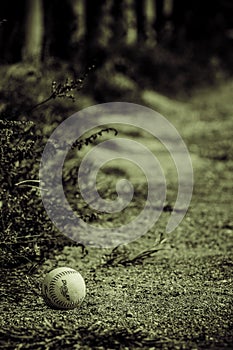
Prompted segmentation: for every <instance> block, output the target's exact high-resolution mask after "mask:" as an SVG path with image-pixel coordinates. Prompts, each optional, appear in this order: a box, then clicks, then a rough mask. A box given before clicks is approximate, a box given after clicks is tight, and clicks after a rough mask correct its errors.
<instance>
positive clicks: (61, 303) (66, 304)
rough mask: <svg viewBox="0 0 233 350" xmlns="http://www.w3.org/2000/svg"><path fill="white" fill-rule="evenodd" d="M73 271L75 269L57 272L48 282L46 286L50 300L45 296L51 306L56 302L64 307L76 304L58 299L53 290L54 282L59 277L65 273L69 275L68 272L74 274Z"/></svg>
mask: <svg viewBox="0 0 233 350" xmlns="http://www.w3.org/2000/svg"><path fill="white" fill-rule="evenodd" d="M74 273H77V271H62V272H59V273H58V274H57V275H56V276H54V277H53V278H52V280H51V282H50V283H49V288H48V292H49V296H50V297H51V299H52V300H51V301H50V300H48V297H47V296H46V300H47V301H48V302H49V304H50V305H51V304H52V305H53V306H56V304H57V305H59V306H62V307H66V308H67V307H74V306H76V303H75V302H74V301H71V302H69V303H68V302H65V301H61V300H59V299H58V297H57V296H56V294H55V290H54V287H55V285H56V282H57V281H58V280H59V279H60V277H62V276H65V275H69V274H74ZM80 302H81V300H80ZM54 303H55V304H54Z"/></svg>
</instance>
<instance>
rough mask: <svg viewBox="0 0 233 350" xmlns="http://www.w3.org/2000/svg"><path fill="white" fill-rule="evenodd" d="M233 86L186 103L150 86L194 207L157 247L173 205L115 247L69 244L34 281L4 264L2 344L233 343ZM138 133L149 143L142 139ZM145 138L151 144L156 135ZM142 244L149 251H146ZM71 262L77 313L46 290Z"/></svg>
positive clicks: (171, 191)
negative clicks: (187, 165) (185, 150)
mask: <svg viewBox="0 0 233 350" xmlns="http://www.w3.org/2000/svg"><path fill="white" fill-rule="evenodd" d="M232 87H233V82H228V83H227V84H225V85H222V86H220V87H218V88H217V89H212V90H208V91H202V92H199V94H197V96H194V97H193V98H192V99H191V100H190V101H188V102H186V103H182V102H177V101H172V100H167V99H166V98H165V97H163V96H160V95H158V94H155V93H152V92H145V93H144V95H143V98H144V101H145V104H147V105H149V106H151V107H152V108H154V109H156V110H158V111H159V112H160V113H162V114H163V115H164V116H166V117H167V118H168V119H169V120H170V121H171V122H172V123H174V125H175V126H176V128H177V129H178V131H179V132H180V134H181V136H182V137H183V139H184V141H185V142H186V143H187V145H188V147H189V149H190V153H191V156H192V161H193V167H194V175H195V184H194V191H193V198H192V202H191V205H190V208H189V211H188V213H187V214H186V216H185V218H184V220H183V221H182V223H181V224H180V225H179V226H178V227H177V228H176V230H175V231H174V232H172V233H171V234H170V235H168V237H167V241H166V242H164V243H163V244H161V245H160V246H158V250H159V251H158V252H152V249H153V248H156V247H157V243H158V239H159V235H160V232H164V228H165V226H166V223H167V220H168V218H169V215H170V211H169V210H167V211H164V212H163V213H162V215H161V218H160V220H159V221H158V223H157V224H156V225H155V227H154V228H153V229H151V230H149V232H147V234H146V235H144V236H143V237H141V238H140V239H138V240H137V241H135V242H132V243H130V244H129V245H127V246H125V247H120V248H119V249H118V250H117V251H116V254H115V255H109V254H111V250H107V249H105V250H101V249H97V248H89V254H88V255H86V256H85V257H83V256H82V253H81V250H80V248H74V247H73V248H72V247H66V248H65V249H64V250H63V252H62V253H61V252H57V253H56V254H55V256H54V258H53V259H51V260H47V261H46V262H45V263H44V265H43V266H42V267H41V268H40V269H39V270H38V272H37V273H36V274H34V275H33V276H32V277H29V279H26V274H27V272H26V270H25V268H23V269H21V270H19V269H15V270H12V271H8V272H7V271H6V272H5V275H4V278H2V281H1V290H0V291H1V293H2V302H1V314H0V323H1V325H2V327H1V331H0V332H1V333H0V335H1V340H0V348H2V349H61V348H62V349H139V348H142V349H150V350H152V349H192V350H194V349H203V350H204V349H216V350H217V349H231V348H232V346H233V333H232V311H233V310H232V296H233V294H232V287H233V279H232V273H231V271H232V266H233V254H232V243H233V237H232V233H233V232H232V231H233V222H232V212H231V206H232V194H231V191H232V168H233V156H232V154H233V152H232V149H233V148H232V147H233V146H232V141H231V139H232V135H231V134H232V116H233V107H232V102H231V93H230V91H232ZM126 134H127V133H126ZM134 139H135V140H137V141H139V142H141V141H142V139H143V137H142V135H140V134H139V135H138V136H136V137H135V135H134ZM144 141H145V140H144ZM146 143H147V144H148V145H150V146H151V145H152V148H153V143H152V142H151V140H149V139H148V140H147V141H146ZM157 147H158V145H157V146H156V147H155V148H154V149H153V151H156V150H158V148H157ZM159 153H160V158H161V162H162V164H163V169H164V171H165V174H166V179H167V181H168V184H169V187H168V193H167V204H168V205H170V206H171V207H172V206H173V204H174V199H175V197H176V192H177V187H176V181H174V178H175V168H174V165H173V164H172V163H171V159H170V157H169V155H165V154H164V152H163V151H162V150H161V152H159ZM132 169H133V168H132ZM124 172H125V173H126V175H128V177H129V178H130V177H131V178H133V180H134V181H135V182H136V183H137V182H138V180H139V179H141V177H140V175H137V173H136V172H135V169H133V170H132V172H131V168H129V167H128V166H127V167H125V169H124ZM132 173H133V177H132V176H131V175H132ZM115 179H116V176H115ZM113 180H114V177H113ZM139 198H140V199H141V194H139ZM168 208H169V206H168ZM123 219H124V217H123ZM142 251H146V252H151V254H147V256H146V257H145V258H143V257H142V255H140V253H141V252H142ZM64 265H66V266H71V267H73V268H76V269H77V270H79V271H80V272H81V274H82V275H83V277H84V279H85V281H86V284H87V296H86V299H85V301H84V302H83V305H82V307H81V308H80V309H75V310H73V311H61V310H52V309H50V308H49V307H47V306H46V305H45V303H44V301H43V299H42V297H41V295H40V282H41V281H42V279H43V276H44V274H45V273H46V272H47V271H49V270H50V269H51V268H53V267H56V266H64Z"/></svg>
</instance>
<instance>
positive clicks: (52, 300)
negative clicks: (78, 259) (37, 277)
mask: <svg viewBox="0 0 233 350" xmlns="http://www.w3.org/2000/svg"><path fill="white" fill-rule="evenodd" d="M42 294H43V297H44V299H45V301H46V303H47V304H48V305H49V306H51V307H54V308H58V309H67V310H68V309H74V308H76V307H78V306H79V305H80V304H81V302H82V301H83V299H84V298H85V295H86V286H85V282H84V279H83V277H82V276H81V274H80V273H79V272H78V271H76V270H74V269H71V268H69V267H58V268H56V269H54V270H52V271H50V272H49V273H48V274H47V275H46V276H45V278H44V281H43V283H42Z"/></svg>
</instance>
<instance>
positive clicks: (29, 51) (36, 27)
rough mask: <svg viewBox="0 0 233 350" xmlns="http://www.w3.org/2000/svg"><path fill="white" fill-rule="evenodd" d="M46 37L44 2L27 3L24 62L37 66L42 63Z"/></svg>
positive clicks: (32, 1)
mask: <svg viewBox="0 0 233 350" xmlns="http://www.w3.org/2000/svg"><path fill="white" fill-rule="evenodd" d="M43 37H44V14H43V5H42V0H27V1H26V19H25V41H24V45H23V49H22V60H23V61H24V62H28V63H34V64H37V63H39V62H40V61H41V56H42V47H43Z"/></svg>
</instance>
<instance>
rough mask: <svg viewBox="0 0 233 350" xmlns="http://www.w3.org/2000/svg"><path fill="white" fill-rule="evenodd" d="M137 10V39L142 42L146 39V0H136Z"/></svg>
mask: <svg viewBox="0 0 233 350" xmlns="http://www.w3.org/2000/svg"><path fill="white" fill-rule="evenodd" d="M135 12H136V19H137V40H138V42H142V41H144V40H145V39H146V16H145V0H135Z"/></svg>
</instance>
